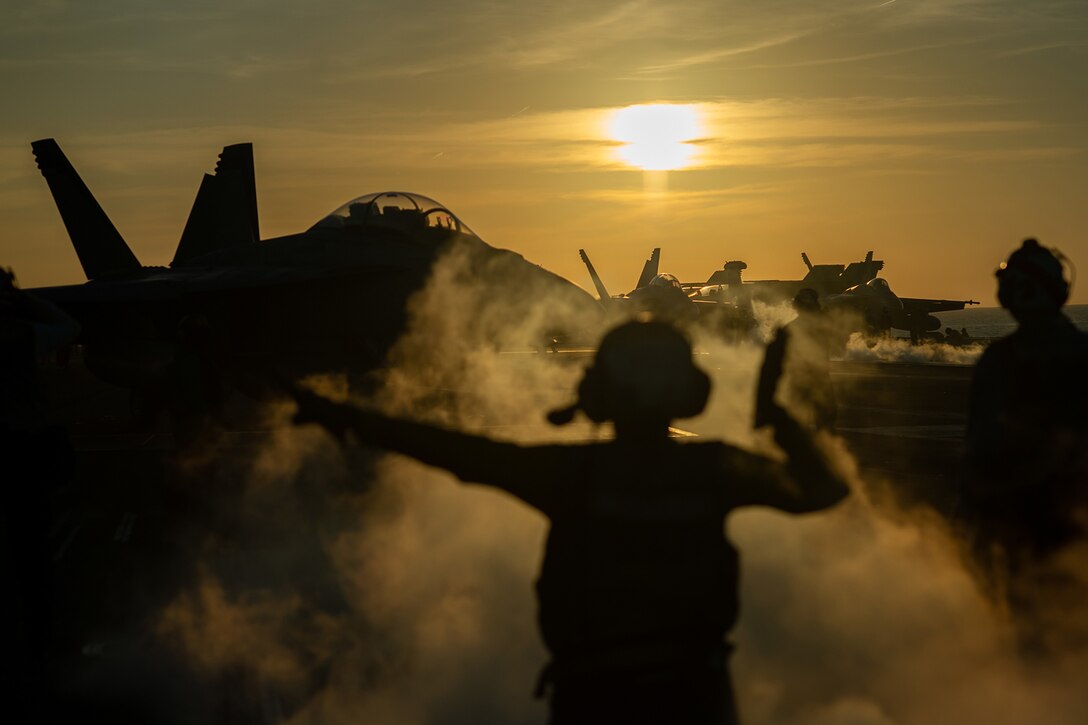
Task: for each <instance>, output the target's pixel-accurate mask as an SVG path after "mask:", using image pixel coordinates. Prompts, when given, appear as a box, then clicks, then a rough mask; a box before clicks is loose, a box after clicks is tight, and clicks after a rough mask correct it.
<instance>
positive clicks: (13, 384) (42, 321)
mask: <svg viewBox="0 0 1088 725" xmlns="http://www.w3.org/2000/svg"><path fill="white" fill-rule="evenodd" d="M78 335H79V325H78V324H76V322H75V321H74V320H72V319H71V318H70V317H68V316H67V315H66V314H64V313H63V312H61V311H60V310H59V309H57V308H56V307H54V306H53V305H51V304H49V303H48V302H46V301H44V300H41V299H39V298H37V297H35V296H33V295H30V294H27V293H26V292H24V291H22V290H20V289H18V287H16V286H15V276H14V274H12V273H11V272H10V271H8V270H5V269H3V268H0V466H2V467H3V468H2V470H3V475H2V479H3V487H2V493H3V506H2V507H0V545H2V546H3V550H2V551H0V576H2V577H3V580H4V588H3V592H4V593H3V596H2V598H0V612H2V613H3V614H4V615H6V616H4V621H5V622H7V623H8V627H9V632H10V636H9V638H8V646H9V648H10V649H9V652H8V653H7V654H6V655H5V656H4V657H3V663H4V665H3V668H2V670H0V675H2V678H3V695H4V697H5V703H6V705H7V708H8V712H9V715H10V714H12V713H14V716H15V717H16V718H17V719H18V720H20V721H22V718H23V717H24V716H25V715H26V713H30V712H35V708H36V707H39V706H40V704H41V699H42V697H43V696H44V693H45V691H46V688H47V681H48V677H47V664H48V661H49V657H50V654H51V631H50V624H51V621H52V614H53V598H52V596H51V593H50V571H51V564H52V562H51V557H50V552H49V548H48V543H49V541H48V539H49V537H48V530H49V523H50V494H51V492H52V490H53V489H54V488H55V487H57V486H58V485H59V484H60V483H61V482H63V481H64V480H65V479H66V478H67V477H68V476H69V475H70V474H71V466H72V452H71V447H70V445H69V443H68V438H67V435H66V434H65V432H64V430H63V429H62V428H60V427H58V426H55V425H51V424H50V423H49V421H48V420H47V417H46V413H45V396H44V393H43V391H42V389H41V387H40V385H39V384H38V375H37V360H38V358H40V357H43V356H46V355H51V354H54V353H57V352H59V351H60V350H62V349H63V348H65V347H67V346H68V345H71V344H72V343H73V342H75V339H76V337H77V336H78ZM24 710H25V712H24Z"/></svg>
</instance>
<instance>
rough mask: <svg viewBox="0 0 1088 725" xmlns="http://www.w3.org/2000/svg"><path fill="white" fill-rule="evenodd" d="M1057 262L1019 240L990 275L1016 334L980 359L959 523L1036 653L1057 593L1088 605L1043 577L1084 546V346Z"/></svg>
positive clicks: (1057, 256)
mask: <svg viewBox="0 0 1088 725" xmlns="http://www.w3.org/2000/svg"><path fill="white" fill-rule="evenodd" d="M1063 259H1064V258H1063V256H1062V255H1061V253H1060V252H1057V251H1055V250H1051V249H1048V248H1046V247H1044V246H1042V245H1040V244H1039V242H1038V241H1036V240H1035V239H1027V240H1025V241H1024V242H1023V244H1022V245H1021V247H1020V248H1019V249H1017V250H1016V251H1014V252H1013V253H1012V254H1011V255H1010V256H1009V258H1008V260H1007V261H1006V262H1004V263H1003V264H1001V266H1000V267H999V268H998V270H997V272H996V276H997V280H998V291H997V296H998V300H999V301H1000V302H1001V305H1002V306H1003V307H1005V308H1006V309H1007V310H1009V312H1010V313H1012V316H1013V317H1014V318H1015V319H1016V321H1017V323H1018V326H1017V329H1016V331H1015V332H1013V333H1012V334H1011V335H1009V336H1007V337H1004V338H1002V339H1000V340H997V341H995V342H994V343H992V344H991V345H990V346H989V347H987V348H986V350H985V351H984V352H983V354H982V357H981V358H980V359H979V361H978V364H977V366H976V367H975V371H974V377H973V380H972V386H971V399H970V411H969V414H968V422H967V450H968V464H969V466H968V468H969V474H968V476H967V477H966V480H965V484H964V491H963V502H962V512H963V519H964V521H965V523H966V524H967V526H968V530H969V533H970V535H971V539H972V544H971V552H972V554H973V559H974V562H975V564H976V565H977V567H978V569H979V570H980V573H981V574H982V577H983V582H984V584H985V585H986V586H987V589H988V591H989V593H990V594H991V595H992V596H993V597H994V598H995V599H996V600H998V601H999V603H1000V604H1002V605H1003V606H1004V607H1005V608H1007V610H1008V612H1009V613H1010V614H1011V615H1012V617H1013V621H1014V624H1015V625H1016V626H1017V628H1018V630H1019V635H1020V638H1021V645H1022V646H1023V647H1024V649H1025V650H1031V651H1037V652H1046V651H1049V650H1051V649H1052V648H1053V647H1054V646H1055V645H1056V642H1055V639H1056V638H1064V635H1061V634H1059V633H1056V632H1054V631H1051V625H1052V624H1055V618H1054V617H1051V616H1050V615H1048V614H1047V613H1046V611H1044V610H1045V609H1046V608H1047V607H1048V606H1049V604H1048V601H1049V600H1050V599H1051V597H1052V596H1061V597H1064V596H1065V595H1064V594H1058V593H1057V590H1058V589H1060V590H1063V591H1080V592H1081V602H1082V603H1081V605H1080V606H1082V607H1083V606H1084V605H1083V602H1084V601H1086V600H1088V596H1085V595H1088V592H1086V591H1084V585H1083V584H1080V585H1079V587H1078V585H1077V584H1076V583H1075V582H1072V581H1071V580H1068V578H1067V577H1064V576H1062V575H1060V574H1058V573H1056V572H1055V571H1053V570H1051V567H1050V565H1051V564H1052V563H1053V562H1054V561H1055V558H1056V557H1057V556H1058V555H1059V554H1060V552H1062V551H1063V550H1065V549H1066V548H1067V547H1069V546H1070V545H1071V544H1073V543H1075V542H1077V541H1084V540H1085V538H1086V536H1088V526H1086V523H1085V522H1086V521H1088V375H1086V371H1088V335H1085V334H1084V333H1082V332H1080V331H1078V330H1077V329H1076V328H1075V327H1074V326H1073V324H1072V322H1070V321H1069V319H1068V318H1067V317H1066V316H1065V315H1063V314H1062V311H1061V309H1062V306H1063V305H1064V304H1065V302H1066V300H1067V299H1068V297H1069V282H1068V281H1067V280H1066V278H1065V274H1064V272H1063V268H1062V265H1063ZM1070 587H1073V588H1072V589H1070ZM1063 616H1064V615H1063ZM1059 619H1060V618H1059ZM1084 644H1088V642H1085V643H1084Z"/></svg>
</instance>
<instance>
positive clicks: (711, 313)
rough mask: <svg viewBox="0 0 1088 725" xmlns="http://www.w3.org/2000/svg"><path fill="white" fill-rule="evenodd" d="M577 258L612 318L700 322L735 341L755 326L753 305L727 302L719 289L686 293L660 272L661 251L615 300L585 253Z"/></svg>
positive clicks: (687, 290)
mask: <svg viewBox="0 0 1088 725" xmlns="http://www.w3.org/2000/svg"><path fill="white" fill-rule="evenodd" d="M578 254H579V255H580V256H581V258H582V261H583V262H584V263H585V265H586V269H587V270H589V276H590V278H591V279H592V280H593V286H594V287H595V288H596V290H597V294H598V296H599V299H600V302H601V304H602V305H604V306H605V308H606V309H608V310H609V311H610V312H611V313H612V314H613V315H620V316H632V315H635V314H638V313H640V312H650V313H651V314H653V315H654V316H656V317H659V318H663V319H667V320H671V321H673V322H675V323H677V324H680V325H688V324H692V323H696V322H698V323H699V324H700V325H702V326H704V327H708V328H711V329H713V330H715V331H717V332H720V333H723V334H726V335H728V336H730V337H733V338H736V337H737V336H738V335H739V336H743V335H744V334H747V333H748V332H749V331H751V329H752V328H753V327H754V326H755V320H754V317H753V316H752V313H751V304H750V302H746V301H740V300H736V299H725V298H724V297H723V296H722V294H720V292H721V288H720V287H706V286H704V287H703V288H701V289H699V290H691V289H686V288H685V287H684V286H683V285H682V284H681V282H680V280H679V279H677V277H676V276H674V275H671V274H668V273H662V272H660V270H659V267H660V262H661V248H660V247H657V248H655V249H654V250H653V251H652V252H651V253H650V258H649V259H647V260H646V262H645V264H643V266H642V273H641V274H640V275H639V278H638V282H637V283H636V284H635V287H634V289H632V290H631V291H630V292H628V293H627V294H622V295H614V296H613V295H609V294H608V290H607V289H606V288H605V286H604V283H603V282H602V281H601V278H600V275H598V274H597V270H596V269H594V267H593V263H592V262H591V261H590V260H589V255H588V254H586V251H585V250H584V249H579V250H578Z"/></svg>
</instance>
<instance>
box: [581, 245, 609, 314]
mask: <svg viewBox="0 0 1088 725" xmlns="http://www.w3.org/2000/svg"><path fill="white" fill-rule="evenodd" d="M578 256H579V257H581V258H582V261H583V262H585V265H586V269H588V270H589V276H590V278H591V279H592V280H593V286H594V287H596V288H597V296H598V297H600V299H601V302H607V301H608V300H610V299H612V296H611V295H609V294H608V290H607V289H605V286H604V282H602V281H601V278H600V276H599V275H598V274H597V270H595V269H594V268H593V262H590V261H589V255H588V254H586V250H584V249H579V250H578Z"/></svg>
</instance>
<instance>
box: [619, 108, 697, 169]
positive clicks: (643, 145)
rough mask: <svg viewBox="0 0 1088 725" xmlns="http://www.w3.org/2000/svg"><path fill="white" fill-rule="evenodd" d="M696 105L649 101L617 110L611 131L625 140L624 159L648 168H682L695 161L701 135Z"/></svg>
mask: <svg viewBox="0 0 1088 725" xmlns="http://www.w3.org/2000/svg"><path fill="white" fill-rule="evenodd" d="M700 130H701V128H700V123H699V113H698V111H697V110H696V108H695V106H681V105H672V104H663V103H655V104H647V105H639V106H628V107H627V108H622V109H620V110H619V111H616V112H615V114H613V116H612V118H611V122H610V124H609V133H610V134H611V136H612V138H613V139H615V140H616V141H620V142H621V143H623V146H621V147H620V148H619V150H618V153H619V156H620V158H621V159H623V161H624V162H625V163H628V164H630V165H631V166H637V167H638V168H640V169H645V170H647V171H668V170H671V169H682V168H685V167H687V166H690V165H691V164H692V161H693V159H694V156H695V146H694V145H692V144H691V141H693V140H694V139H697V138H698V137H699V135H700Z"/></svg>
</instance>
